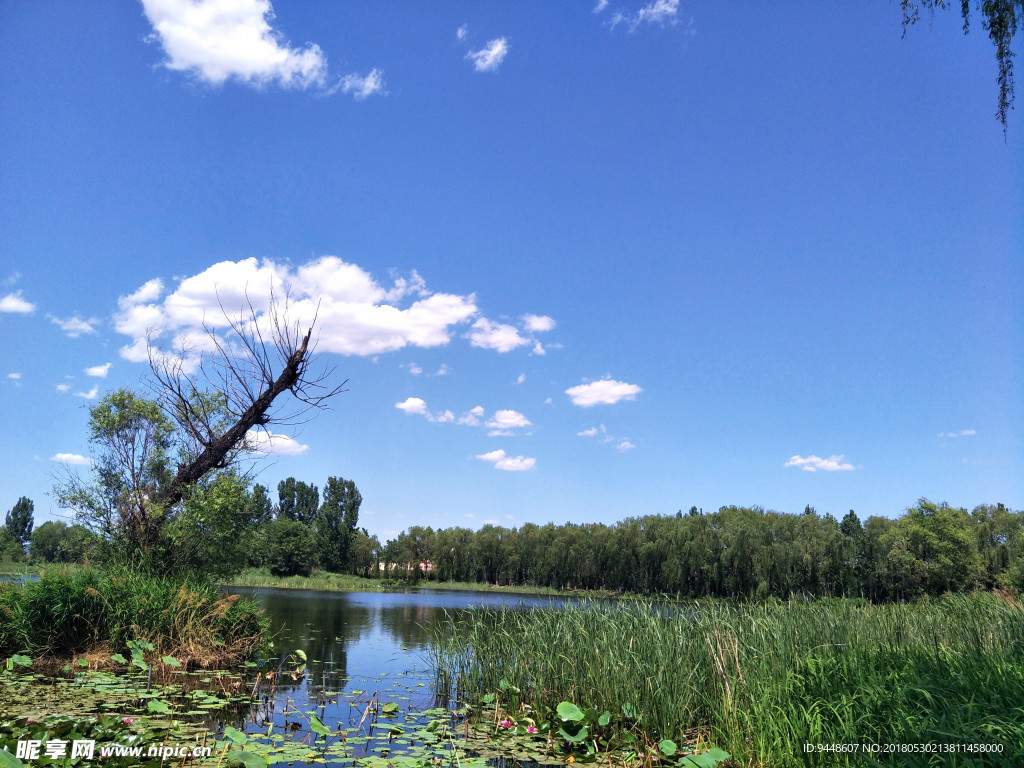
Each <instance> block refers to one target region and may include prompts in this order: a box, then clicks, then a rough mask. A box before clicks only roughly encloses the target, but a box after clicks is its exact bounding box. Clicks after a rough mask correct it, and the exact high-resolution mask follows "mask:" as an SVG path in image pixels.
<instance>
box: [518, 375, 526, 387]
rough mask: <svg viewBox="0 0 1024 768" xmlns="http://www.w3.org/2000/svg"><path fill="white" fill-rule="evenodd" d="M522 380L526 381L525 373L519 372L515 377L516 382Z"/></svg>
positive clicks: (519, 382) (520, 382)
mask: <svg viewBox="0 0 1024 768" xmlns="http://www.w3.org/2000/svg"><path fill="white" fill-rule="evenodd" d="M524 381H526V374H525V373H520V374H519V375H518V376H517V377H516V384H522V383H523V382H524Z"/></svg>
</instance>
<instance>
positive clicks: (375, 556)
mask: <svg viewBox="0 0 1024 768" xmlns="http://www.w3.org/2000/svg"><path fill="white" fill-rule="evenodd" d="M380 553H381V544H380V540H379V539H378V538H377V537H376V536H371V535H370V534H368V533H367V532H366V529H365V528H360V529H359V530H357V531H355V532H354V533H353V534H352V540H351V542H350V543H349V565H350V567H351V569H352V570H353V571H354V572H355V573H356V574H358V575H360V576H363V577H375V576H377V575H378V573H379V563H380Z"/></svg>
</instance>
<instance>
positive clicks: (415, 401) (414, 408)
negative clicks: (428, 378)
mask: <svg viewBox="0 0 1024 768" xmlns="http://www.w3.org/2000/svg"><path fill="white" fill-rule="evenodd" d="M395 408H397V409H398V410H400V411H404V412H405V413H418V414H421V415H423V416H426V415H427V403H426V401H424V400H423V399H421V398H419V397H407V398H406V399H405V400H403V401H402V402H400V403H395Z"/></svg>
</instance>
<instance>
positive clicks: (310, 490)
mask: <svg viewBox="0 0 1024 768" xmlns="http://www.w3.org/2000/svg"><path fill="white" fill-rule="evenodd" d="M277 498H278V504H277V514H276V517H278V518H279V519H281V520H294V521H295V522H299V523H302V524H303V525H312V524H313V520H314V519H315V518H316V513H317V509H318V508H319V506H320V491H318V490H317V487H316V486H315V485H306V484H305V483H304V482H302V481H301V480H296V479H295V478H294V477H289V478H288V479H286V480H282V481H281V482H279V483H278V484H277Z"/></svg>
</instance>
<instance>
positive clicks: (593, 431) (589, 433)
mask: <svg viewBox="0 0 1024 768" xmlns="http://www.w3.org/2000/svg"><path fill="white" fill-rule="evenodd" d="M607 433H608V430H607V429H605V427H604V424H599V425H598V426H596V427H591V428H590V429H584V430H583V431H582V432H577V433H576V435H577V436H578V437H597V435H598V434H601V435H604V434H607Z"/></svg>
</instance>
